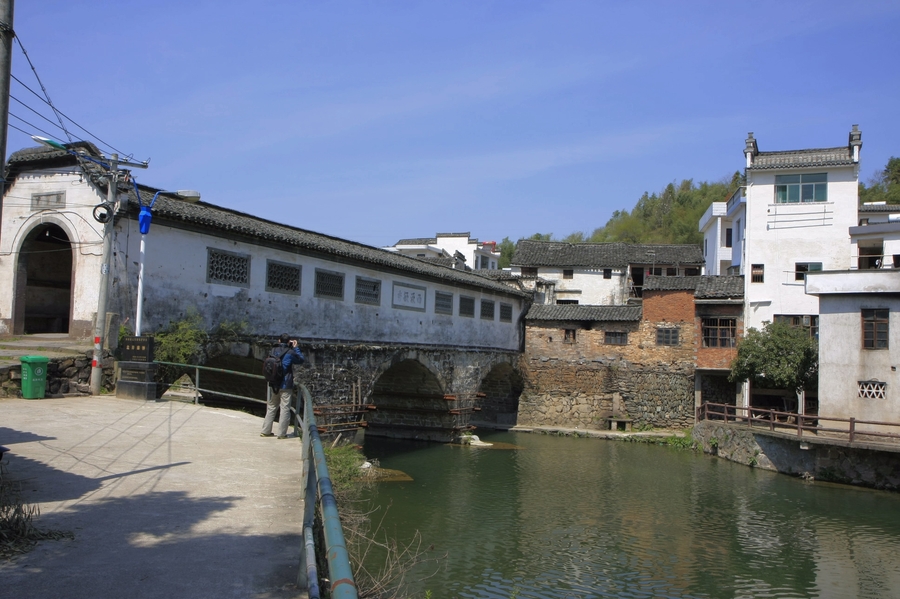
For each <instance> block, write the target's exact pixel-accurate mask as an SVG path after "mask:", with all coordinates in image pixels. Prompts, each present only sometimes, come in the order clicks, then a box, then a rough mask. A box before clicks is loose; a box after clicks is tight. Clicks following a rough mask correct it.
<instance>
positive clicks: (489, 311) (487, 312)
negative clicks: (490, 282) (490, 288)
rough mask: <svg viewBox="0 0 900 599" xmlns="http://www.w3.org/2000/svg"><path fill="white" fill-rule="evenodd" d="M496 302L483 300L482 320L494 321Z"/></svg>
mask: <svg viewBox="0 0 900 599" xmlns="http://www.w3.org/2000/svg"><path fill="white" fill-rule="evenodd" d="M494 306H495V304H494V300H486V299H483V300H481V319H482V320H494V312H495V309H494Z"/></svg>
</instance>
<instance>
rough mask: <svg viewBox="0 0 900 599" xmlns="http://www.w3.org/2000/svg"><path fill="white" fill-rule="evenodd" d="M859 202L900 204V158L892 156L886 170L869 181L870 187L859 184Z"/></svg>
mask: <svg viewBox="0 0 900 599" xmlns="http://www.w3.org/2000/svg"><path fill="white" fill-rule="evenodd" d="M859 202H860V204H864V203H866V202H887V203H888V204H900V158H895V157H893V156H891V158H890V160H888V162H887V165H885V167H884V169H883V170H880V171H878V172H876V173H875V176H873V177H872V178H871V179H869V185H868V187H867V186H866V185H865V184H864V183H860V184H859Z"/></svg>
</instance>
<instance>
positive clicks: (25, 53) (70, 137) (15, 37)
mask: <svg viewBox="0 0 900 599" xmlns="http://www.w3.org/2000/svg"><path fill="white" fill-rule="evenodd" d="M13 39H14V40H16V42H17V43H18V44H19V48H21V50H22V54H24V55H25V60H27V61H28V65H29V66H30V67H31V71H32V72H33V73H34V78H35V79H37V82H38V84H39V85H40V86H41V91H42V92H44V97H45V98H47V104H48V105H49V106H50V108H51V109H52V110H53V113H54V114H55V115H56V119H57V120H58V121H59V127H60V128H61V129H62V130H63V132H64V133H65V134H66V139H68V140H69V143H72V136H71V135H69V131H68V129H66V125H65V123H63V120H62V117H61V116H60V115H59V112H58V111H57V110H56V106H54V105H53V101H52V100H51V99H50V94H49V93H48V92H47V88H46V87H44V82H43V81H41V77H40V76H39V75H38V72H37V69H36V68H34V63H33V62H31V57H30V56H28V52H27V51H26V50H25V46H24V45H22V40H20V39H19V36H18V35H16V34H15V33H13Z"/></svg>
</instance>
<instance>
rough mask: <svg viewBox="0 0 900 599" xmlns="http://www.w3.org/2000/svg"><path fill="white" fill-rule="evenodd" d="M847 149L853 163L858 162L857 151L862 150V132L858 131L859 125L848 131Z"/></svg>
mask: <svg viewBox="0 0 900 599" xmlns="http://www.w3.org/2000/svg"><path fill="white" fill-rule="evenodd" d="M849 148H850V154H851V155H852V156H853V162H859V151H860V149H862V131H860V130H859V125H853V128H852V129H851V130H850V141H849Z"/></svg>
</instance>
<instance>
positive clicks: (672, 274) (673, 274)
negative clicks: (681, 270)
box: [666, 266, 678, 277]
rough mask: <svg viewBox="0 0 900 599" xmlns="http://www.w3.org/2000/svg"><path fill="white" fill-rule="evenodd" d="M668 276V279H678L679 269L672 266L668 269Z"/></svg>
mask: <svg viewBox="0 0 900 599" xmlns="http://www.w3.org/2000/svg"><path fill="white" fill-rule="evenodd" d="M666 276H667V277H677V276H678V269H677V268H675V267H672V266H669V267H667V268H666Z"/></svg>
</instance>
